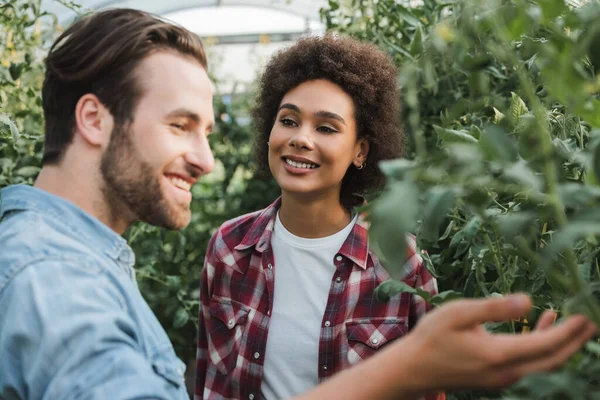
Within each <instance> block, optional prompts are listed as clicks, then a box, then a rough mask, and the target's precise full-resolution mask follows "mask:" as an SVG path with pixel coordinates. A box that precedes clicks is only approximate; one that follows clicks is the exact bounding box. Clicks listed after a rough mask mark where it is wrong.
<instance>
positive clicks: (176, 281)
mask: <svg viewBox="0 0 600 400" xmlns="http://www.w3.org/2000/svg"><path fill="white" fill-rule="evenodd" d="M167 286H168V287H169V289H174V290H178V289H179V288H180V287H181V277H180V276H176V275H168V276H167Z"/></svg>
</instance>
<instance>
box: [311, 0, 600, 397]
mask: <svg viewBox="0 0 600 400" xmlns="http://www.w3.org/2000/svg"><path fill="white" fill-rule="evenodd" d="M352 4H353V5H352V6H344V5H343V4H342V3H341V2H337V1H336V0H330V1H329V6H328V7H327V8H326V9H324V10H323V17H324V19H325V20H326V22H327V23H328V26H329V28H330V29H334V30H337V31H341V32H345V33H349V34H352V35H355V36H357V37H359V38H362V39H366V40H370V41H374V42H376V43H378V44H379V45H381V46H382V47H383V48H384V49H386V50H387V51H388V52H389V53H390V54H391V55H392V56H393V57H394V59H395V60H396V61H397V63H398V65H399V69H400V76H399V80H400V84H401V85H402V88H403V91H404V93H403V98H404V103H405V112H404V116H403V118H404V121H406V126H407V131H408V134H409V137H410V139H411V149H410V151H409V156H408V157H407V158H405V159H399V160H394V161H390V162H386V163H383V164H382V166H381V167H382V168H383V169H384V171H385V172H386V175H387V176H388V178H389V179H388V185H387V190H386V192H385V193H384V194H383V195H382V196H381V197H380V198H379V199H378V201H377V202H375V204H374V205H373V207H372V210H371V214H372V220H373V227H372V238H373V239H374V241H375V242H376V245H377V247H378V248H379V249H380V253H381V254H382V257H383V258H384V259H385V260H386V262H387V265H388V266H393V265H402V263H403V260H404V257H405V255H404V254H405V253H404V251H403V249H402V248H399V246H398V243H401V242H402V240H400V238H401V237H402V235H403V234H404V233H405V232H407V231H413V232H416V233H417V238H418V245H419V247H420V248H421V249H427V253H423V255H424V257H425V259H426V261H427V264H428V266H429V268H430V269H431V270H432V271H433V272H434V273H435V275H436V276H437V277H438V280H439V285H440V289H441V290H442V291H443V292H442V294H440V295H439V296H437V297H435V298H433V299H431V300H432V301H433V302H434V303H441V302H443V301H444V300H446V299H448V298H454V297H457V296H464V297H482V296H486V297H487V296H495V295H502V294H505V293H511V292H517V291H526V292H528V293H531V294H532V296H533V298H534V303H535V313H534V314H533V315H532V316H531V317H530V318H529V319H528V320H525V321H513V322H512V323H510V324H494V325H490V327H489V328H490V329H492V330H495V331H506V332H511V331H512V332H519V331H521V330H523V328H524V327H525V330H528V329H530V326H531V325H532V323H533V322H534V321H535V320H536V319H537V316H538V315H539V314H540V310H543V309H546V308H551V309H555V310H558V311H559V312H560V313H561V315H564V314H571V313H575V312H584V313H586V314H587V315H589V316H590V318H592V319H593V320H594V321H595V322H596V324H598V325H599V326H600V306H599V304H598V302H597V297H598V296H597V295H598V288H599V279H600V265H599V260H598V234H599V233H600V224H599V223H598V222H599V221H600V219H599V218H600V188H599V187H598V180H599V179H600V101H599V100H598V92H599V90H600V76H599V75H598V74H597V69H598V67H599V66H600V59H599V58H598V55H599V54H600V3H598V2H597V1H590V2H588V3H586V4H585V5H583V6H573V5H567V4H564V3H563V1H562V0H539V1H524V0H490V1H487V0H486V1H483V0H464V1H458V2H437V1H431V0H425V1H424V2H423V3H422V4H421V5H418V6H415V7H413V8H409V7H408V6H403V5H401V4H399V3H398V2H395V1H390V0H373V1H370V0H365V1H360V2H353V3H352ZM399 199H402V201H399ZM392 272H395V271H394V270H393V268H392ZM378 290H379V295H380V297H381V298H382V299H384V300H385V298H387V297H388V296H390V295H393V294H394V293H397V292H399V291H406V290H410V288H407V287H406V286H404V285H402V284H401V283H400V282H398V281H389V282H387V283H385V284H383V285H382V286H380V288H378ZM598 350H599V346H598V345H597V343H592V342H590V343H589V345H588V348H587V351H586V352H585V353H582V354H579V355H578V356H576V357H575V358H574V359H573V360H572V362H571V363H570V364H569V365H568V366H566V367H565V368H563V369H562V370H560V371H558V372H556V373H552V374H545V375H539V376H535V377H531V378H527V379H525V380H523V381H522V382H520V383H519V384H518V385H516V386H515V387H514V388H512V389H511V390H509V391H508V392H505V393H503V394H500V393H470V392H465V393H455V394H453V396H454V398H461V399H473V398H495V397H500V396H506V397H507V398H512V399H517V398H518V399H592V398H598V396H600V384H599V380H598V377H599V375H598V371H599V370H600V363H599V362H598V360H597V357H598V355H600V352H599V351H598Z"/></svg>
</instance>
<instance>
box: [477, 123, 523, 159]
mask: <svg viewBox="0 0 600 400" xmlns="http://www.w3.org/2000/svg"><path fill="white" fill-rule="evenodd" d="M479 145H480V147H481V148H482V149H483V151H484V153H485V154H486V156H487V157H488V159H490V160H500V161H506V162H510V161H516V160H517V158H518V156H519V152H518V150H517V144H516V143H515V141H514V140H512V138H511V137H510V136H508V134H507V133H506V132H505V131H504V129H502V128H500V127H499V126H497V125H488V126H486V127H485V129H484V130H483V133H482V135H481V138H480V139H479Z"/></svg>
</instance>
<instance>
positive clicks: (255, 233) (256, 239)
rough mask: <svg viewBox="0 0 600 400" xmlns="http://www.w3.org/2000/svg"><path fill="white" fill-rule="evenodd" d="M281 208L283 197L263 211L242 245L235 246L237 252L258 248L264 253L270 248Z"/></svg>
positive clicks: (257, 249)
mask: <svg viewBox="0 0 600 400" xmlns="http://www.w3.org/2000/svg"><path fill="white" fill-rule="evenodd" d="M279 207H281V197H279V198H278V199H277V200H275V201H274V202H273V203H272V204H271V205H270V206H269V207H267V208H265V209H264V210H262V211H261V213H260V214H259V216H258V218H256V221H254V223H253V224H252V226H251V227H250V229H249V230H248V233H246V235H245V236H244V238H243V239H242V241H241V242H240V244H238V245H237V246H235V250H246V249H248V248H250V247H254V246H256V251H258V252H259V253H263V252H264V251H265V250H267V249H268V248H270V247H271V235H272V234H273V227H274V226H275V219H276V217H277V211H278V210H279Z"/></svg>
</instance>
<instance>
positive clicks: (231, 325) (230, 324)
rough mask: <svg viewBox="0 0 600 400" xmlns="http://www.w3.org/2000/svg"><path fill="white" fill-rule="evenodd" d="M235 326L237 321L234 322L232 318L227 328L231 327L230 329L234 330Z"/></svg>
mask: <svg viewBox="0 0 600 400" xmlns="http://www.w3.org/2000/svg"><path fill="white" fill-rule="evenodd" d="M233 325H235V321H234V319H233V318H231V319H230V320H229V322H227V326H228V327H230V328H233Z"/></svg>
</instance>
